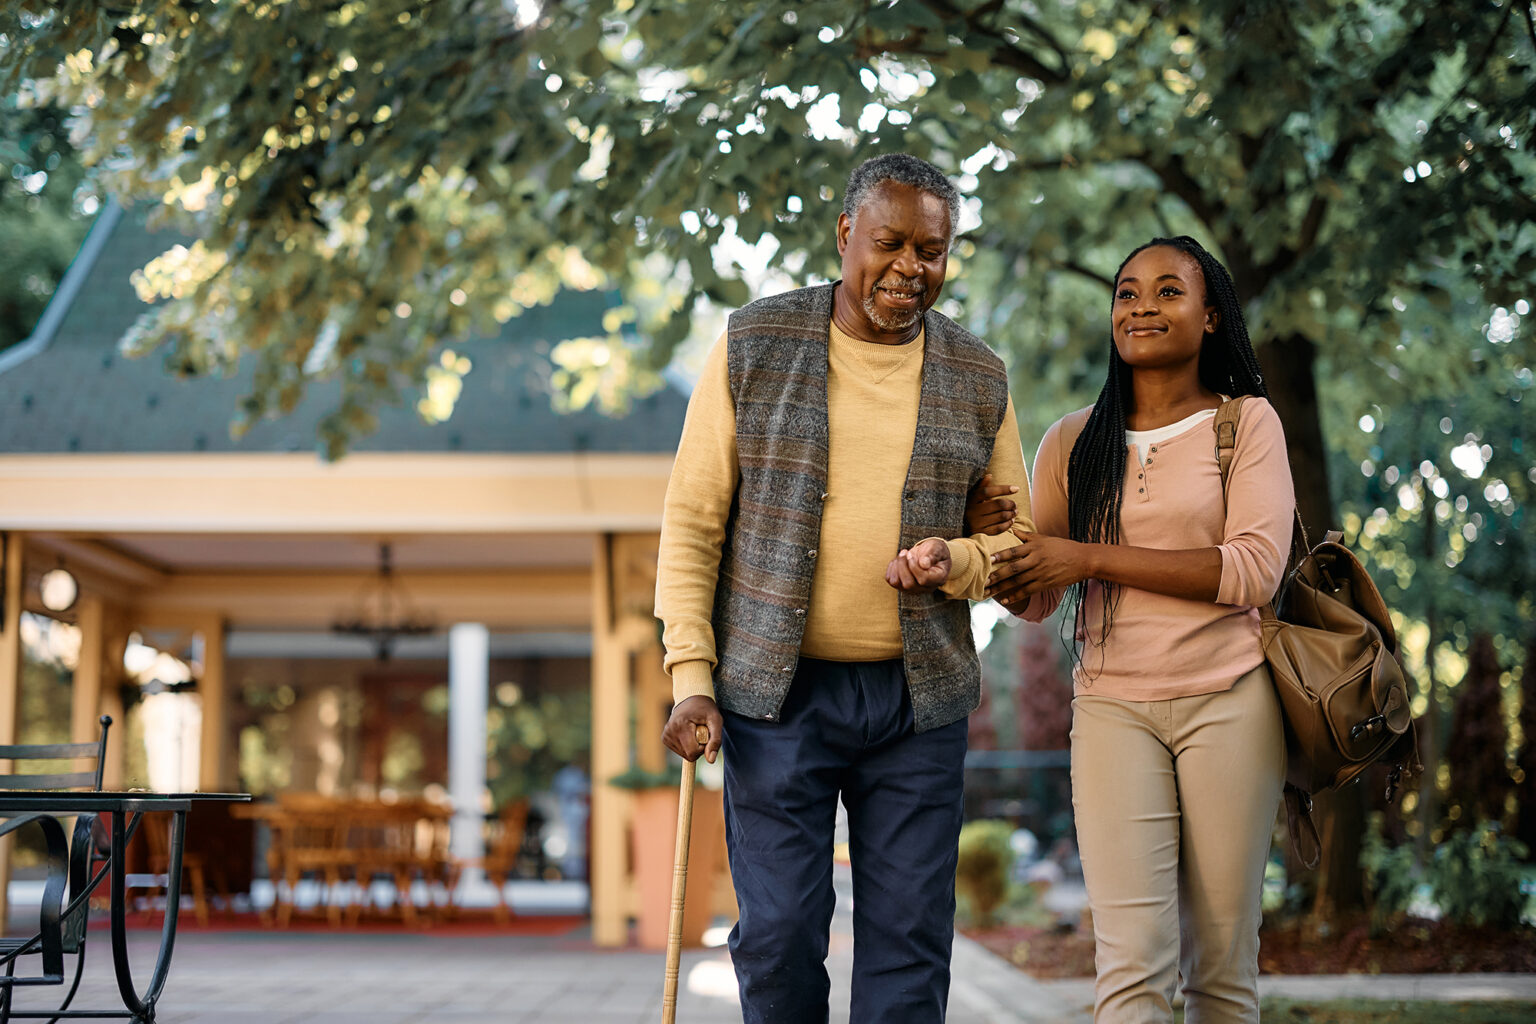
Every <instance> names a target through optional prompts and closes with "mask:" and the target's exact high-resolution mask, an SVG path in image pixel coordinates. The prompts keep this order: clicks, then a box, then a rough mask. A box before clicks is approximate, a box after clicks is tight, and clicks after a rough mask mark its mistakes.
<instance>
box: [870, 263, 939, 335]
mask: <svg viewBox="0 0 1536 1024" xmlns="http://www.w3.org/2000/svg"><path fill="white" fill-rule="evenodd" d="M882 287H885V288H896V289H901V290H904V291H915V292H916V293H917V305H916V306H914V307H913V308H912V309H911V310H910V311H906V310H891V311H889V312H887V311H886V310H883V309H881V308H880V306H879V305H878V304H877V303H876V302H875V292H876V291H878V290H879V289H880V288H882ZM927 291H928V289H927V288H925V287H924V286H923V282H922V279H921V278H916V277H914V278H910V279H908V278H897V279H896V280H894V281H885V282H881V283H880V284H878V285H876V286H875V288H873V289H871V290H870V293H869V294H868V295H866V296H864V315H865V316H867V317H869V322H870V323H872V324H874V325H875V326H876V327H878V328H880V329H881V330H882V331H886V332H888V333H892V334H895V333H898V332H901V331H905V330H907V329H908V328H910V327H911V326H912V325H913V324H915V323H917V322H918V321H919V320H921V319H922V318H923V296H924V295H926V294H927Z"/></svg>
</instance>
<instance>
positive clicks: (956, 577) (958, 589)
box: [939, 540, 973, 597]
mask: <svg viewBox="0 0 1536 1024" xmlns="http://www.w3.org/2000/svg"><path fill="white" fill-rule="evenodd" d="M944 545H945V547H947V548H949V579H947V580H945V581H944V583H943V585H942V586H940V587H939V590H940V591H941V592H942V593H943V594H944V595H945V596H947V597H963V596H965V593H966V591H967V590H968V589H969V587H968V586H967V584H968V583H969V582H970V581H969V580H967V578H966V577H967V574H968V573H969V572H970V570H971V561H972V553H973V548H972V546H971V545H969V544H961V543H959V542H958V541H953V540H946V541H945V542H944Z"/></svg>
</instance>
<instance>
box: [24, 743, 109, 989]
mask: <svg viewBox="0 0 1536 1024" xmlns="http://www.w3.org/2000/svg"><path fill="white" fill-rule="evenodd" d="M100 722H101V735H100V737H99V738H98V739H97V740H96V741H95V742H91V743H17V744H9V745H0V762H9V763H10V766H11V770H10V772H9V773H6V774H0V789H12V790H16V789H25V790H81V789H84V790H90V791H94V792H99V791H100V790H101V775H102V770H103V767H104V763H103V762H104V759H105V754H106V749H107V730H108V729H109V728H110V727H111V725H112V719H111V718H109V717H107V716H106V715H103V716H102V717H101V719H100ZM65 759H73V760H75V761H76V766H77V770H75V771H69V772H57V771H43V772H26V771H22V770H21V766H20V765H19V764H18V763H17V762H22V761H27V762H31V761H59V760H65ZM81 761H88V762H91V763H90V765H89V767H86V768H84V769H80V768H78V765H79V763H80V762H81ZM95 823H96V816H95V815H94V814H81V815H78V816H77V817H76V818H75V827H74V831H73V836H72V837H71V838H70V839H69V840H68V841H66V840H65V836H64V826H63V825H62V824H60V822H59V820H58V818H57V817H55V816H54V815H51V814H47V813H42V812H39V813H35V814H26V815H21V816H19V817H15V818H10V819H8V820H6V821H5V822H3V823H0V835H4V834H6V833H8V832H13V831H15V830H16V829H19V828H21V827H22V826H23V825H28V824H35V825H37V826H38V827H39V828H41V829H42V831H43V839H44V843H45V846H46V851H47V864H48V878H47V882H46V883H45V884H44V886H43V901H42V907H41V909H40V911H39V922H38V930H37V932H36V933H35V934H33V935H31V936H28V937H26V938H12V937H9V936H6V937H3V938H0V963H4V964H5V976H4V977H3V978H0V985H3V986H4V989H3V992H0V1020H6V1019H9V1017H10V1015H11V997H12V994H13V993H14V992H15V990H16V987H17V986H19V985H62V984H63V983H64V957H65V955H73V956H74V958H75V980H74V982H73V984H71V985H70V988H69V992H68V993H67V994H66V995H65V996H64V1001H63V1003H61V1004H60V1006H59V1008H58V1010H57V1011H50V1012H58V1013H62V1012H64V1011H65V1010H68V1009H69V1004H70V1003H71V1002H72V1001H73V1000H74V998H75V992H76V990H78V989H79V987H80V978H81V976H82V975H83V973H84V968H85V938H86V931H87V929H86V924H87V918H88V916H89V913H90V896H91V893H92V891H93V890H94V889H95V888H96V886H97V884H98V883H99V882H100V881H101V880H102V879H103V878H104V877H105V876H106V866H105V865H102V867H101V868H100V870H93V869H95V866H96V861H97V857H96V846H95V844H94V843H93V841H92V830H93V827H94V825H95ZM66 887H67V893H66ZM30 954H38V955H40V956H41V957H42V973H41V974H38V975H33V976H24V977H18V976H16V973H15V971H16V963H17V960H18V959H19V958H20V957H22V956H26V955H30Z"/></svg>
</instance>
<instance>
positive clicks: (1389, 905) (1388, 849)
mask: <svg viewBox="0 0 1536 1024" xmlns="http://www.w3.org/2000/svg"><path fill="white" fill-rule="evenodd" d="M1360 870H1361V871H1362V872H1363V873H1364V874H1365V888H1366V891H1367V892H1368V893H1370V896H1371V934H1372V935H1380V934H1381V933H1382V932H1383V931H1385V930H1386V929H1387V928H1388V926H1389V925H1390V924H1391V923H1392V922H1393V921H1394V920H1395V919H1397V918H1398V917H1401V916H1402V915H1403V914H1404V913H1406V912H1407V910H1408V905H1409V904H1410V903H1412V902H1413V893H1414V890H1415V889H1417V888H1418V886H1419V877H1420V876H1419V869H1418V865H1417V864H1416V863H1414V856H1413V846H1412V845H1403V846H1392V845H1391V844H1389V843H1388V842H1387V840H1386V837H1385V836H1384V835H1383V834H1382V816H1381V814H1380V813H1379V812H1378V813H1376V814H1373V815H1371V821H1370V826H1369V828H1368V829H1367V831H1366V833H1365V843H1364V845H1363V846H1361V848H1360Z"/></svg>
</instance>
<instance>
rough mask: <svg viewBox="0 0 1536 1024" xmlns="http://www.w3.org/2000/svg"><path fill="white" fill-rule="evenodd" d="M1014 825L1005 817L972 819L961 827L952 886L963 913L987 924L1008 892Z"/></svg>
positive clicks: (978, 923) (982, 924) (977, 923)
mask: <svg viewBox="0 0 1536 1024" xmlns="http://www.w3.org/2000/svg"><path fill="white" fill-rule="evenodd" d="M1012 835H1013V826H1012V825H1010V824H1008V822H1006V821H971V822H967V823H966V824H965V825H964V826H963V827H962V828H961V829H960V859H959V862H958V863H957V864H956V866H955V890H956V893H957V895H958V896H959V897H960V899H961V901H962V904H963V905H962V907H961V910H962V915H963V916H968V917H969V918H970V919H971V922H972V923H974V924H976V925H980V926H987V925H990V924H992V923H993V922H994V921H995V919H996V915H997V908H998V907H999V906H1001V905H1002V903H1003V900H1005V899H1006V898H1007V896H1008V877H1009V874H1010V872H1011V869H1012V868H1013V849H1012V847H1010V846H1009V845H1008V839H1009V837H1010V836H1012Z"/></svg>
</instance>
